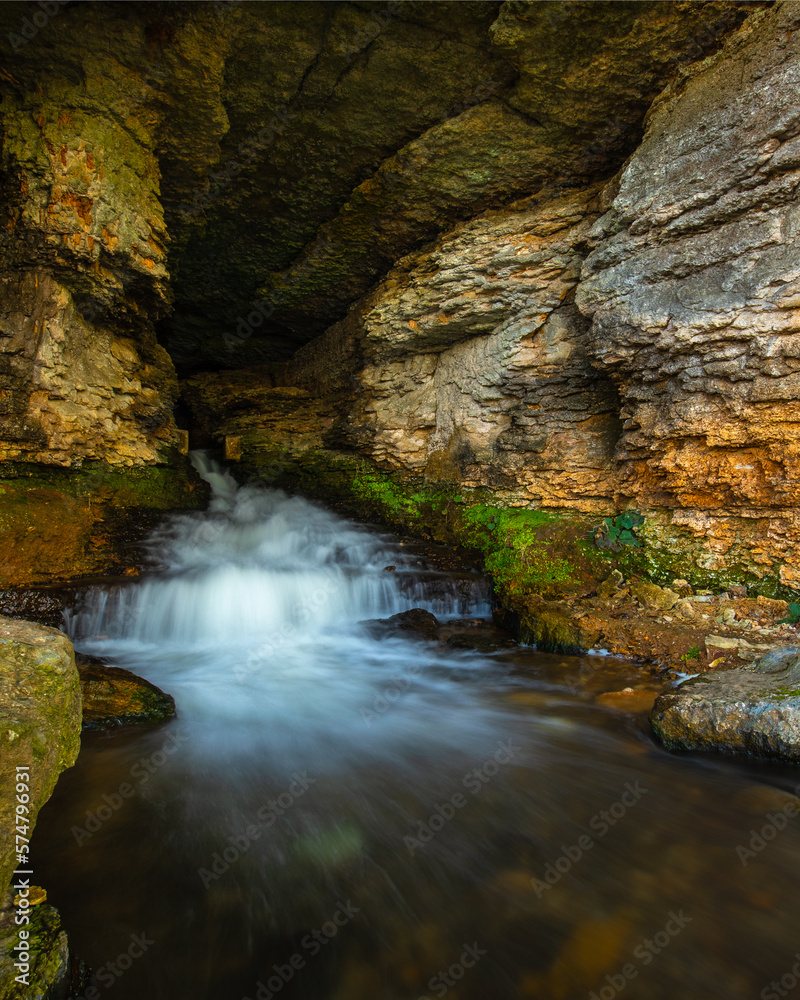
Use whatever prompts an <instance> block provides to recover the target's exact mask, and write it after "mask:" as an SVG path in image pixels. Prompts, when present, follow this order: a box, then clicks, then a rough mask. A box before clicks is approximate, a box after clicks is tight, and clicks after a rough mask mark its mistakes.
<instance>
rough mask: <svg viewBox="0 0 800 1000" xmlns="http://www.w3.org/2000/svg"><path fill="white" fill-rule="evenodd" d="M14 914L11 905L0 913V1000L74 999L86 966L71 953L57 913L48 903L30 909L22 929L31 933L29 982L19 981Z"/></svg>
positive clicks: (17, 937) (29, 939) (14, 910)
mask: <svg viewBox="0 0 800 1000" xmlns="http://www.w3.org/2000/svg"><path fill="white" fill-rule="evenodd" d="M10 902H11V900H10V897H9V899H8V903H9V904H10ZM15 912H16V909H15V908H14V907H13V906H11V905H7V906H6V907H5V908H4V909H1V910H0V1000H23V998H24V1000H62V998H65V997H68V996H74V995H75V990H76V989H80V988H81V986H82V984H83V981H84V980H85V978H86V977H85V967H84V966H83V964H82V963H80V962H78V961H76V960H75V959H74V958H73V957H72V956H71V954H70V946H69V940H68V939H67V934H66V932H65V931H64V929H63V927H62V925H61V916H60V914H59V912H58V910H56V909H55V908H54V907H52V906H49V905H48V904H46V903H42V904H40V905H38V906H34V907H32V908H31V909H30V910H29V914H30V923H29V924H27V925H25V926H24V927H23V929H24V930H27V931H28V944H29V946H30V950H29V956H30V958H29V963H28V964H29V965H30V969H29V971H28V983H27V985H24V984H20V983H18V982H16V976H17V975H18V974H19V973H18V970H17V969H15V967H14V958H13V957H12V953H11V949H12V948H13V947H15V946H16V945H17V944H18V943H19V940H20V939H19V930H20V928H19V927H17V926H16V925H15V923H14V914H15ZM15 954H16V953H15Z"/></svg>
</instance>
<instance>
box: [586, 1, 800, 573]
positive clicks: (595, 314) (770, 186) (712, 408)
mask: <svg viewBox="0 0 800 1000" xmlns="http://www.w3.org/2000/svg"><path fill="white" fill-rule="evenodd" d="M798 87H800V7H798V5H797V4H794V3H785V4H777V5H775V6H774V7H773V8H771V9H770V10H767V11H758V12H756V13H754V14H753V15H752V17H751V18H750V19H748V21H747V22H746V24H745V25H744V26H743V27H742V28H741V29H740V30H739V31H738V32H736V33H735V34H734V35H733V36H731V38H730V39H729V40H728V41H727V42H726V44H725V45H724V46H723V48H722V49H721V51H720V52H719V53H717V54H716V55H714V56H712V57H710V58H709V59H707V60H705V61H703V62H702V63H699V64H698V65H697V66H695V67H693V68H692V69H691V70H690V71H689V72H688V74H687V76H686V78H685V79H683V80H680V81H678V82H676V84H675V85H673V86H670V87H668V88H667V89H666V91H665V92H664V93H663V94H662V96H661V97H660V98H659V99H658V101H657V102H656V103H655V105H654V107H653V109H652V111H651V112H650V114H649V117H648V121H647V131H646V134H645V136H644V139H643V141H642V144H641V146H640V147H639V148H638V149H637V151H636V153H635V154H634V155H633V156H632V157H631V159H630V161H629V162H628V163H627V164H626V166H625V168H624V169H623V171H622V173H621V175H620V177H619V179H618V182H617V183H618V193H617V194H616V196H615V197H614V200H613V203H612V205H611V210H610V211H609V212H608V213H607V214H606V215H604V216H603V218H602V219H601V220H600V221H599V222H598V223H597V225H596V227H595V230H594V232H593V234H592V238H593V241H594V242H595V244H596V248H595V249H594V251H593V252H592V253H591V254H590V255H589V257H588V259H587V261H586V265H585V267H584V270H583V273H582V279H581V283H580V285H579V288H578V291H577V295H576V302H577V305H578V307H579V308H580V309H581V310H582V311H583V312H584V313H585V314H586V315H587V316H589V317H591V319H592V327H591V330H590V332H589V335H588V338H587V339H588V349H589V352H590V354H591V355H592V363H593V364H594V365H595V366H596V367H597V368H598V369H599V370H602V371H605V372H606V374H607V376H608V377H609V379H611V380H612V381H613V383H614V385H615V386H616V387H617V389H618V391H619V394H620V399H621V407H620V412H621V415H622V417H623V420H624V424H623V426H622V428H621V434H620V438H619V441H618V443H617V447H616V453H615V454H616V459H617V461H618V462H619V468H620V482H621V489H622V490H623V491H624V493H625V495H626V496H627V497H628V498H631V499H632V500H633V502H634V503H636V504H637V506H639V507H640V508H643V507H647V506H656V507H658V506H662V507H666V508H669V509H671V510H673V511H674V514H673V516H672V527H673V528H675V527H679V526H680V527H681V528H683V529H688V530H689V531H691V532H692V533H693V534H694V535H695V537H696V539H697V542H698V546H697V552H696V555H695V558H696V560H697V561H698V562H699V563H700V565H704V566H705V567H706V568H707V569H709V570H714V569H716V570H722V569H724V568H725V567H729V568H730V567H736V568H737V572H738V573H739V574H740V577H741V576H742V575H744V573H751V574H752V576H753V577H754V578H755V579H759V578H763V577H764V576H765V575H766V574H768V573H770V572H772V573H774V574H775V575H776V576H778V577H779V579H780V582H781V583H782V584H784V585H786V586H789V587H800V419H799V418H798V399H800V378H799V377H798V371H797V357H798V353H799V352H800V283H799V282H798V275H797V258H798V253H800V234H798V231H797V227H796V225H795V218H796V214H797V189H798V184H799V183H800V105H798V103H797V101H796V99H795V95H796V93H797V90H798ZM687 563H688V561H687ZM727 582H731V583H732V582H737V581H736V580H735V579H730V580H728V581H727Z"/></svg>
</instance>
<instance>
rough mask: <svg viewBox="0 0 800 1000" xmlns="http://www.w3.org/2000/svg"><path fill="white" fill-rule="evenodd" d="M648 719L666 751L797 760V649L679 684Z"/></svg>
mask: <svg viewBox="0 0 800 1000" xmlns="http://www.w3.org/2000/svg"><path fill="white" fill-rule="evenodd" d="M650 721H651V723H652V726H653V728H654V729H655V731H656V733H657V734H658V736H659V738H660V739H661V740H662V741H663V742H664V743H665V744H666V746H668V747H670V748H672V749H682V750H717V751H721V752H724V753H738V754H749V755H751V756H755V757H774V758H781V759H783V760H792V761H800V650H798V648H797V647H794V648H789V649H784V650H776V651H774V652H772V653H769V654H767V656H765V657H764V658H763V659H761V660H759V661H758V662H757V663H755V664H753V666H752V667H751V668H748V669H739V670H727V671H723V672H721V673H714V674H702V675H701V676H699V677H696V678H693V679H692V680H688V681H685V682H684V683H683V684H681V685H680V687H679V688H677V689H676V690H673V691H667V692H665V693H664V694H662V695H661V696H660V697H659V698H658V700H657V701H656V703H655V705H654V706H653V712H652V714H651V716H650Z"/></svg>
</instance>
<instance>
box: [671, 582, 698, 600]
mask: <svg viewBox="0 0 800 1000" xmlns="http://www.w3.org/2000/svg"><path fill="white" fill-rule="evenodd" d="M672 590H674V591H675V593H676V594H677V595H678V597H684V598H685V597H691V596H692V593H693V592H692V585H691V584H690V583H689V581H688V580H682V579H678V580H673V581H672Z"/></svg>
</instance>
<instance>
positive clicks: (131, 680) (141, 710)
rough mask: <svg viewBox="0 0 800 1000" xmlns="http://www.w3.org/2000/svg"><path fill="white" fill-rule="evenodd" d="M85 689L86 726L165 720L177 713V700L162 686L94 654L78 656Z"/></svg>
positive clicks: (84, 716) (84, 710)
mask: <svg viewBox="0 0 800 1000" xmlns="http://www.w3.org/2000/svg"><path fill="white" fill-rule="evenodd" d="M75 661H76V663H77V665H78V674H79V676H80V681H81V691H82V693H83V728H84V729H98V728H101V727H105V726H116V725H126V724H129V723H136V722H161V721H163V720H164V719H169V718H171V716H173V715H174V714H175V701H174V699H173V698H172V696H171V695H168V694H165V693H164V692H163V691H162V690H161V688H158V687H156V686H155V684H151V683H150V682H149V681H146V680H144V678H142V677H137V676H136V674H133V673H131V672H130V670H123V669H122V667H109V666H107V665H106V664H105V663H103V662H102V660H98V659H96V658H95V657H93V656H83V655H82V654H80V653H78V654H76V656H75Z"/></svg>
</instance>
